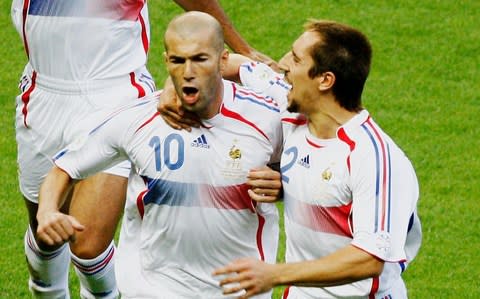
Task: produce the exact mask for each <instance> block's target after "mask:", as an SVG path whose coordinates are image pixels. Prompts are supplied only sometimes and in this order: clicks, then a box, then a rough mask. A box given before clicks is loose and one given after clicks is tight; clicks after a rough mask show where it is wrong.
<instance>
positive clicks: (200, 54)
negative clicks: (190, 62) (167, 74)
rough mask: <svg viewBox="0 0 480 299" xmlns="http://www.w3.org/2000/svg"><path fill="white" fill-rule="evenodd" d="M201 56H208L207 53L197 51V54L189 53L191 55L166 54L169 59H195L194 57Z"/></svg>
mask: <svg viewBox="0 0 480 299" xmlns="http://www.w3.org/2000/svg"><path fill="white" fill-rule="evenodd" d="M203 56H207V57H208V56H209V55H208V54H207V53H203V52H202V53H197V54H194V55H191V56H178V55H174V54H171V55H168V58H169V59H196V58H202V57H203Z"/></svg>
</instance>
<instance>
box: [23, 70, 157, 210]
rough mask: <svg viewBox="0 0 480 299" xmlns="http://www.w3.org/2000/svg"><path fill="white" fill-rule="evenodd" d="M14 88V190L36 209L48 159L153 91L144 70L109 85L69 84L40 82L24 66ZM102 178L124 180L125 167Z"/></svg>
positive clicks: (121, 165) (45, 79)
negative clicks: (114, 111) (17, 187)
mask: <svg viewBox="0 0 480 299" xmlns="http://www.w3.org/2000/svg"><path fill="white" fill-rule="evenodd" d="M19 87H20V91H21V93H20V95H19V96H17V98H16V118H15V128H16V140H17V147H18V151H17V152H18V154H17V162H18V169H19V171H18V176H19V185H20V191H21V192H22V194H23V195H24V196H25V197H26V198H27V199H28V200H30V201H32V202H35V203H37V202H38V192H39V189H40V185H41V183H42V182H43V180H44V178H45V176H46V174H47V173H48V171H49V170H50V169H51V167H52V165H53V162H52V156H54V155H55V154H56V153H57V152H58V151H60V150H61V149H63V148H64V147H65V146H66V145H67V144H69V143H70V142H72V141H73V140H74V139H75V138H76V136H77V135H78V134H79V133H80V132H84V131H86V130H89V128H90V127H91V126H93V125H94V124H95V121H96V120H97V119H98V118H100V117H103V116H105V115H106V114H107V113H109V112H111V110H112V109H114V108H116V107H119V106H121V105H124V104H126V103H128V102H129V101H133V100H135V99H137V98H139V97H140V96H141V95H143V94H149V93H151V92H153V91H154V89H155V85H154V82H153V79H152V77H151V75H150V74H149V73H148V71H147V69H146V68H142V69H139V70H137V71H135V72H132V73H131V74H127V75H125V76H122V77H117V78H112V79H108V80H94V81H86V82H81V81H75V82H72V81H63V80H58V79H55V80H53V79H52V78H48V77H45V76H42V75H40V74H37V73H36V72H34V71H33V70H32V68H31V67H30V66H29V65H27V66H26V67H25V70H24V73H23V76H22V79H21V80H20V85H19ZM105 172H107V173H112V174H116V175H121V176H124V177H128V174H129V172H130V163H129V162H128V161H124V162H121V163H119V164H118V165H116V166H114V167H112V168H111V169H109V170H106V171H105Z"/></svg>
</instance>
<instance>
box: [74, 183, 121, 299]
mask: <svg viewBox="0 0 480 299" xmlns="http://www.w3.org/2000/svg"><path fill="white" fill-rule="evenodd" d="M126 188H127V178H126V177H124V176H119V175H114V174H109V173H100V174H97V175H95V176H92V177H90V178H88V179H86V180H83V181H81V182H79V183H78V184H77V185H76V186H75V188H74V192H73V197H72V202H71V205H70V215H72V216H74V217H75V218H77V219H78V220H79V221H80V223H82V224H84V225H85V230H84V231H82V232H78V233H77V234H76V240H75V242H71V243H70V249H71V251H72V262H73V264H74V265H75V270H76V272H77V274H78V276H79V280H80V288H81V290H80V295H81V297H82V298H87V299H90V298H117V296H118V290H117V286H116V282H115V274H114V252H115V246H114V243H113V241H112V240H113V238H114V235H115V230H116V228H117V224H118V222H119V220H120V217H121V215H122V211H123V208H124V204H125V194H126Z"/></svg>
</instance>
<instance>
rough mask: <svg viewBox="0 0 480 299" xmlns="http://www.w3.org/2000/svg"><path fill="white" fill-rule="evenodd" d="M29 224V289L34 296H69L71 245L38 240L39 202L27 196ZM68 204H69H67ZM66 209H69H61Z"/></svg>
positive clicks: (26, 243)
mask: <svg viewBox="0 0 480 299" xmlns="http://www.w3.org/2000/svg"><path fill="white" fill-rule="evenodd" d="M25 204H26V207H27V210H28V217H29V227H28V229H27V232H26V233H25V238H24V245H25V256H26V260H27V264H28V270H29V273H30V278H29V281H28V285H29V289H30V291H31V292H32V294H33V296H34V297H35V298H46V299H47V298H48V299H56V298H58V299H65V298H70V294H69V288H68V270H69V266H70V250H69V248H68V244H63V245H62V246H60V247H53V246H48V245H46V244H44V243H42V242H40V241H39V240H37V239H36V231H37V220H36V214H37V210H38V204H36V203H33V202H31V201H29V200H28V199H26V198H25ZM67 206H68V203H67V204H66V205H65V207H67ZM62 211H63V212H67V210H66V209H63V210H62Z"/></svg>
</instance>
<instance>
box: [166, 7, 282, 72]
mask: <svg viewBox="0 0 480 299" xmlns="http://www.w3.org/2000/svg"><path fill="white" fill-rule="evenodd" d="M174 1H175V2H176V3H177V4H178V5H179V6H181V7H182V8H183V9H184V10H186V11H190V10H197V11H202V12H205V13H208V14H210V15H212V16H213V17H215V18H216V19H217V20H218V21H219V22H220V24H221V25H222V28H223V31H224V36H225V42H226V43H227V45H228V46H229V47H230V48H232V50H233V51H235V52H237V53H240V54H242V55H245V56H247V57H249V58H251V59H253V60H255V61H261V62H263V63H265V64H267V65H270V66H271V67H273V68H276V67H277V63H276V62H275V61H274V60H273V59H271V58H270V57H268V56H266V55H265V54H263V53H260V52H258V51H257V50H255V49H254V48H252V47H251V46H250V45H249V44H248V43H247V41H245V39H243V37H242V36H241V35H240V33H238V31H237V30H236V29H235V27H234V26H233V24H232V22H231V21H230V19H229V18H228V16H227V14H226V13H225V11H224V10H223V8H222V7H221V6H220V3H219V2H218V0H174Z"/></svg>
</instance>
